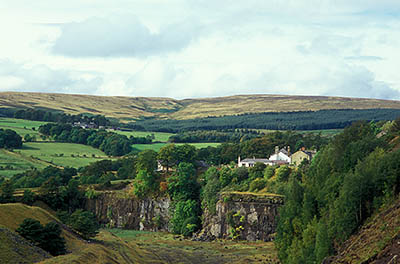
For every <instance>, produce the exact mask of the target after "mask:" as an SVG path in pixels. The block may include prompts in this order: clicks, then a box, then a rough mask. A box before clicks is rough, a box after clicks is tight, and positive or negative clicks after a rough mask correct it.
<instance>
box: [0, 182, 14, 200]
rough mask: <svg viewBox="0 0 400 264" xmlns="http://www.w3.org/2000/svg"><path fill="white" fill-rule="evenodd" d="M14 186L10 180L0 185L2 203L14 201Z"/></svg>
mask: <svg viewBox="0 0 400 264" xmlns="http://www.w3.org/2000/svg"><path fill="white" fill-rule="evenodd" d="M14 190H15V188H14V186H13V184H12V182H11V181H10V180H5V181H3V183H2V184H1V185H0V203H9V202H13V201H14Z"/></svg>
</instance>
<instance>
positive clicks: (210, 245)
mask: <svg viewBox="0 0 400 264" xmlns="http://www.w3.org/2000/svg"><path fill="white" fill-rule="evenodd" d="M107 231H109V232H111V233H112V234H113V235H115V236H117V237H119V238H121V239H123V240H124V241H126V242H127V243H129V244H134V245H137V246H138V247H139V248H141V249H143V250H146V251H148V252H151V253H152V254H154V256H157V257H158V258H160V259H161V260H162V261H164V263H171V262H170V261H171V260H173V263H276V262H277V256H276V251H275V248H274V244H273V243H272V242H261V241H257V242H248V241H231V240H216V241H213V242H198V241H191V240H187V239H182V238H181V237H179V236H175V235H173V234H169V233H162V232H157V233H155V232H146V231H135V230H121V229H109V230H107Z"/></svg>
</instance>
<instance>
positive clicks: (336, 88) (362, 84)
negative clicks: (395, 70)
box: [321, 65, 400, 100]
mask: <svg viewBox="0 0 400 264" xmlns="http://www.w3.org/2000/svg"><path fill="white" fill-rule="evenodd" d="M321 77H322V78H323V79H324V80H325V81H326V82H329V83H330V84H331V87H330V88H328V89H327V90H326V91H324V92H323V93H322V94H323V95H336V96H349V97H366V98H379V99H391V100H393V99H400V92H399V91H397V90H395V89H393V88H392V87H390V85H389V84H387V83H386V82H383V81H378V80H376V77H375V75H374V73H373V72H371V71H369V70H368V69H367V68H365V67H363V66H350V65H344V66H342V67H341V68H340V69H338V70H336V71H334V72H331V73H328V74H326V75H325V76H324V75H322V76H321Z"/></svg>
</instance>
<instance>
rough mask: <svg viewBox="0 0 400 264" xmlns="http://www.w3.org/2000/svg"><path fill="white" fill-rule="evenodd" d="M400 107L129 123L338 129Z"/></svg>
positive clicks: (151, 127)
mask: <svg viewBox="0 0 400 264" xmlns="http://www.w3.org/2000/svg"><path fill="white" fill-rule="evenodd" d="M399 115H400V110H399V109H363V110H355V109H343V110H319V111H303V112H267V113H256V114H242V115H233V116H222V117H207V118H196V119H188V120H172V119H167V120H156V119H149V120H143V121H137V122H135V123H130V124H128V126H129V127H131V128H133V129H135V130H146V131H159V132H171V133H177V132H184V131H197V130H223V129H240V128H248V129H249V128H252V129H270V130H317V129H336V128H344V127H346V126H349V125H351V124H352V123H353V122H354V121H359V120H366V121H381V120H394V119H396V117H397V116H399Z"/></svg>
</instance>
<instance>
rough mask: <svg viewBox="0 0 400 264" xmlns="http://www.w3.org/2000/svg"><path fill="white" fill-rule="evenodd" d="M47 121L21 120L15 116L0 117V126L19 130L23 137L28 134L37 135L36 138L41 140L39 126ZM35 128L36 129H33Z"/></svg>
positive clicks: (18, 132)
mask: <svg viewBox="0 0 400 264" xmlns="http://www.w3.org/2000/svg"><path fill="white" fill-rule="evenodd" d="M46 123H47V122H40V121H30V120H21V119H14V118H0V128H2V129H11V130H14V131H15V132H17V134H18V135H20V136H21V137H22V138H23V137H24V136H25V135H26V134H29V135H32V136H33V135H35V136H36V140H41V139H40V137H39V132H38V128H39V127H40V126H41V125H43V124H46ZM32 128H34V129H35V130H32Z"/></svg>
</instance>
